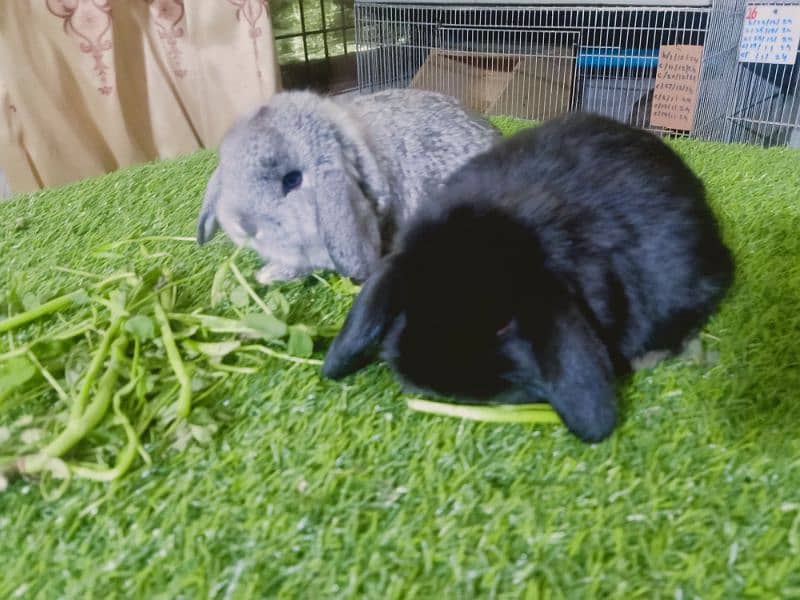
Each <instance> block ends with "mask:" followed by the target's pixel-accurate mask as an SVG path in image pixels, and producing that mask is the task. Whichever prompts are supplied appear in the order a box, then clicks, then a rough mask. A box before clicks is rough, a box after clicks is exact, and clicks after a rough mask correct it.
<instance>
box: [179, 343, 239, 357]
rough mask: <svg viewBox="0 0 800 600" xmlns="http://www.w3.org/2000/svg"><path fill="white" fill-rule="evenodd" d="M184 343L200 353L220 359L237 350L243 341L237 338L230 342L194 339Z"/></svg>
mask: <svg viewBox="0 0 800 600" xmlns="http://www.w3.org/2000/svg"><path fill="white" fill-rule="evenodd" d="M184 345H185V346H186V347H187V348H189V349H190V350H194V351H195V352H198V353H200V354H204V355H206V356H210V357H211V358H216V359H220V358H223V357H224V356H227V355H228V354H230V353H231V352H233V351H234V350H236V349H237V348H238V347H239V346H241V345H242V343H241V342H239V341H235V340H234V341H230V342H195V341H194V340H187V341H186V342H184Z"/></svg>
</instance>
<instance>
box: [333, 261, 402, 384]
mask: <svg viewBox="0 0 800 600" xmlns="http://www.w3.org/2000/svg"><path fill="white" fill-rule="evenodd" d="M397 280H398V274H397V270H396V269H395V268H394V267H393V266H392V264H391V263H390V262H389V261H385V262H384V264H383V266H382V268H380V269H379V270H378V271H377V272H376V273H375V274H373V275H372V276H371V277H370V278H369V279H367V281H366V282H365V283H364V285H363V287H362V288H361V291H360V292H359V294H358V296H356V299H355V301H354V302H353V306H352V307H351V309H350V312H349V313H348V315H347V318H346V319H345V322H344V325H343V326H342V329H341V331H339V334H338V335H337V336H336V338H335V339H334V340H333V343H332V344H331V347H330V349H329V350H328V353H327V355H326V356H325V363H324V364H323V365H322V374H323V376H325V377H328V378H330V379H341V378H342V377H345V376H347V375H350V374H351V373H354V372H355V371H358V370H359V369H361V368H362V367H365V366H366V365H367V364H369V363H370V362H371V361H372V360H374V359H375V357H376V356H377V354H378V351H379V349H380V345H381V342H382V341H383V338H384V337H385V336H386V332H387V331H388V330H389V327H390V326H391V325H392V323H393V322H394V320H395V318H396V317H397V315H398V299H397V297H396V294H397V291H398V286H397Z"/></svg>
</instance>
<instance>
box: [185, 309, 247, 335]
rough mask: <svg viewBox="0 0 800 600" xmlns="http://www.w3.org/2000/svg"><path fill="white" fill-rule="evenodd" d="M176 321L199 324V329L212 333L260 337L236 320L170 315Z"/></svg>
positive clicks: (198, 315) (201, 315) (208, 316)
mask: <svg viewBox="0 0 800 600" xmlns="http://www.w3.org/2000/svg"><path fill="white" fill-rule="evenodd" d="M170 318H173V319H175V320H177V321H181V322H186V321H190V322H191V321H194V322H196V323H199V324H200V326H201V327H203V328H204V329H207V330H208V331H210V332H212V333H241V334H244V335H249V336H254V337H261V332H260V331H258V330H256V329H254V328H253V327H250V326H248V325H247V324H245V323H243V322H242V321H239V320H236V319H228V318H225V317H217V316H214V315H203V314H197V313H195V314H173V315H170Z"/></svg>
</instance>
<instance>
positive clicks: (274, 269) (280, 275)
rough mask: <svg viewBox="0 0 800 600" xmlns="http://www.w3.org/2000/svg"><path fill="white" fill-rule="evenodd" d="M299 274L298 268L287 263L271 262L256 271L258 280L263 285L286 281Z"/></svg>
mask: <svg viewBox="0 0 800 600" xmlns="http://www.w3.org/2000/svg"><path fill="white" fill-rule="evenodd" d="M297 275H298V273H297V270H296V269H293V268H292V267H287V266H286V265H280V264H276V263H270V264H268V265H265V266H263V267H261V268H260V269H259V270H258V272H257V273H256V281H258V283H260V284H262V285H269V284H270V283H275V282H276V281H286V280H288V279H293V278H294V277H296V276H297Z"/></svg>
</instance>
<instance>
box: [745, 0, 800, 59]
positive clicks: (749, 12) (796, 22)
mask: <svg viewBox="0 0 800 600" xmlns="http://www.w3.org/2000/svg"><path fill="white" fill-rule="evenodd" d="M798 44H800V6H798V5H794V6H788V5H784V6H769V5H764V4H748V5H747V8H746V10H745V13H744V26H743V27H742V40H741V42H740V43H739V62H756V63H769V64H774V65H793V64H794V63H795V60H797V46H798Z"/></svg>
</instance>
